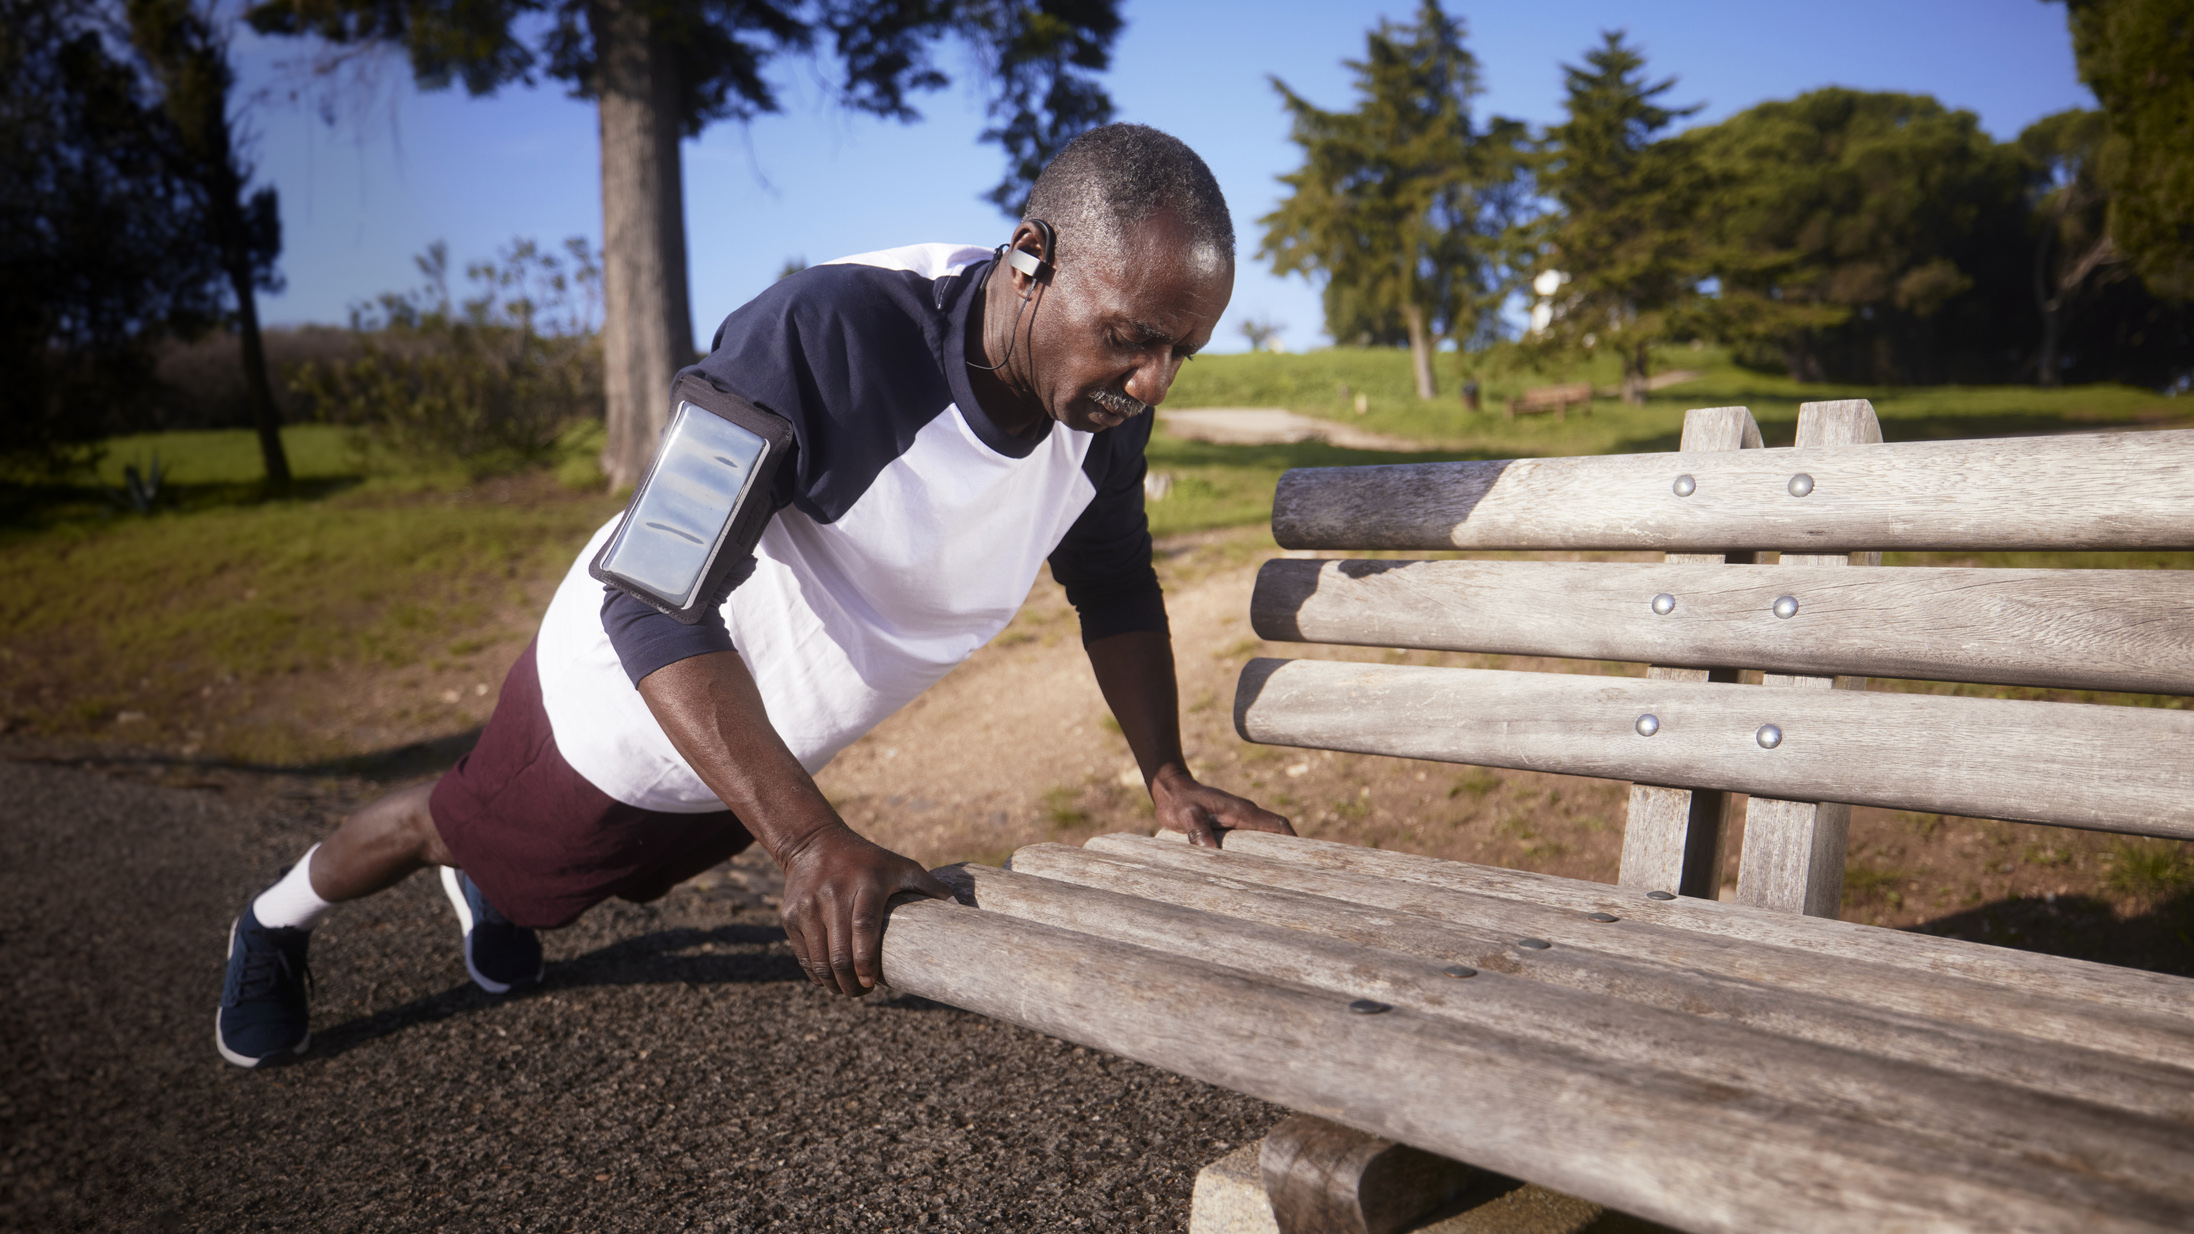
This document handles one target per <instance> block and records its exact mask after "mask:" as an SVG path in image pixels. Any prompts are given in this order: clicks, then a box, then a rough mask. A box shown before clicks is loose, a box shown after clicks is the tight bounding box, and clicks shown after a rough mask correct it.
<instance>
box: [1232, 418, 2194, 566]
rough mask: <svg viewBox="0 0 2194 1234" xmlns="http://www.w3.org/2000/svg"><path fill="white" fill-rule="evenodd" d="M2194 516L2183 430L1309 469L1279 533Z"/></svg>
mask: <svg viewBox="0 0 2194 1234" xmlns="http://www.w3.org/2000/svg"><path fill="white" fill-rule="evenodd" d="M1799 473H1804V474H1806V475H1809V476H1811V477H1812V478H1813V482H1814V487H1813V489H1812V491H1811V492H1810V493H1808V494H1807V495H1806V496H1804V497H1794V496H1792V495H1791V493H1790V491H1789V484H1790V480H1791V478H1792V477H1793V476H1794V475H1796V474H1799ZM1679 475H1690V476H1691V477H1692V478H1693V480H1694V481H1695V483H1696V485H1697V488H1696V490H1695V491H1694V492H1693V493H1692V494H1691V495H1690V496H1688V497H1679V496H1677V495H1676V494H1675V492H1674V491H1673V487H1672V486H1673V485H1674V483H1675V480H1676V477H1677V476H1679ZM2190 507H2194V429H2176V430H2166V431H2159V432H2141V433H2110V434H2094V435H2074V436H2061V437H2024V438H2000V439H1990V440H1982V441H1930V442H1901V443H1896V444H1892V445H1885V446H1837V447H1823V448H1814V449H1789V450H1780V449H1770V450H1735V451H1728V452H1684V451H1679V452H1676V453H1671V454H1632V455H1607V456H1598V457H1584V458H1546V459H1508V460H1497V461H1491V462H1462V463H1408V464H1398V465H1386V466H1374V467H1321V468H1309V469H1298V470H1294V471H1289V472H1287V473H1286V474H1285V475H1283V476H1281V477H1280V483H1279V487H1278V489H1277V491H1276V492H1275V493H1274V496H1273V508H1272V529H1273V535H1274V537H1275V538H1276V539H1278V540H1279V542H1280V544H1281V545H1282V546H1283V547H1286V548H1294V549H1405V550H1406V549H1449V548H1473V549H1661V550H1665V551H1689V552H1708V553H1715V552H1727V551H1729V550H1731V549H1776V550H1782V551H1786V552H1810V553H1831V552H1835V553H1844V552H1851V551H1855V550H1881V549H1944V550H1982V549H2061V550H2070V549H2097V550H2109V549H2156V548H2188V547H2194V520H2189V519H2188V518H2187V516H2186V511H2187V510H2188V509H2189V508H2190Z"/></svg>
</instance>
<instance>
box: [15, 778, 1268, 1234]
mask: <svg viewBox="0 0 2194 1234" xmlns="http://www.w3.org/2000/svg"><path fill="white" fill-rule="evenodd" d="M178 785H184V786H180V787H179V786H178ZM363 787H364V786H361V785H358V784H350V785H347V786H343V785H332V786H331V784H330V782H327V781H312V780H307V779H303V778H299V777H285V776H274V775H266V776H262V775H255V774H245V773H233V774H232V773H222V774H202V775H194V774H191V773H188V772H186V771H184V770H182V769H176V768H172V767H168V768H163V767H159V766H157V765H152V764H146V765H130V764H121V765H106V766H93V765H87V764H80V763H65V762H32V761H0V959H4V960H5V963H6V969H7V974H8V978H9V981H10V983H11V988H10V990H9V997H8V1005H7V1007H6V1009H5V1011H4V1012H0V1057H4V1058H5V1059H6V1060H7V1068H6V1073H5V1074H6V1079H5V1084H4V1087H0V1228H4V1229H9V1230H38V1231H48V1230H52V1231H63V1230H97V1231H181V1230H220V1231H246V1230H267V1231H304V1230H376V1231H378V1230H430V1229H431V1230H523V1231H567V1230H568V1231H622V1230H647V1231H656V1230H689V1229H690V1230H724V1231H745V1230H802V1231H805V1230H1104V1231H1116V1230H1179V1229H1182V1228H1184V1227H1185V1225H1186V1223H1187V1216H1188V1200H1189V1193H1190V1189H1191V1187H1192V1186H1193V1184H1194V1181H1195V1176H1196V1172H1197V1170H1199V1169H1200V1168H1202V1166H1203V1165H1205V1164H1207V1163H1209V1162H1211V1161H1213V1160H1215V1159H1216V1158H1218V1157H1220V1156H1221V1155H1223V1154H1224V1153H1225V1152H1227V1151H1228V1150H1229V1149H1231V1148H1233V1147H1235V1146H1237V1145H1240V1144H1245V1143H1249V1142H1251V1141H1253V1140H1255V1139H1256V1138H1257V1137H1258V1136H1260V1135H1262V1134H1263V1133H1264V1131H1265V1129H1266V1128H1268V1127H1270V1126H1271V1125H1272V1124H1273V1123H1274V1122H1276V1121H1278V1119H1279V1118H1280V1117H1281V1115H1282V1113H1283V1111H1280V1110H1278V1109H1277V1108H1275V1107H1272V1106H1268V1105H1265V1104H1264V1103H1262V1102H1258V1101H1254V1100H1251V1099H1249V1098H1247V1097H1242V1096H1239V1095H1237V1094H1234V1093H1231V1092H1228V1091H1226V1090H1223V1089H1215V1088H1210V1087H1208V1086H1205V1085H1202V1084H1198V1083H1195V1082H1193V1081H1188V1080H1183V1079H1180V1078H1178V1077H1175V1076H1171V1075H1169V1074H1167V1073H1165V1072H1162V1071H1157V1070H1154V1069H1152V1068H1148V1067H1144V1066H1141V1065H1139V1064H1135V1063H1131V1062H1128V1061H1126V1060H1123V1059H1119V1058H1115V1057H1111V1056H1108V1055H1104V1054H1100V1053H1096V1052H1093V1051H1085V1050H1083V1049H1080V1048H1078V1047H1075V1046H1072V1045H1069V1044H1067V1043H1065V1042H1061V1041H1058V1040H1055V1039H1052V1038H1049V1037H1045V1036H1042V1035H1040V1034H1037V1033H1032V1032H1028V1031H1025V1030H1022V1029H1018V1028H1014V1027H1012V1026H1009V1025H1005V1024H1001V1023H998V1022H996V1021H991V1020H986V1019H983V1018H982V1017H979V1016H974V1015H969V1014H966V1013H963V1012H960V1011H955V1010H951V1009H949V1008H943V1007H939V1006H936V1005H935V1004H930V1003H924V1002H921V1001H919V1000H898V1001H886V1000H881V999H875V998H870V999H862V1000H850V999H844V998H840V997H838V996H836V995H829V994H824V993H822V992H821V991H819V990H816V989H815V988H814V987H812V986H810V985H809V984H808V983H807V981H806V980H805V979H804V978H803V977H802V976H801V974H800V972H799V970H798V968H797V967H796V965H795V964H794V962H793V959H792V954H791V950H790V948H789V947H788V946H787V945H786V944H785V941H784V936H783V933H782V932H781V931H780V930H779V929H778V927H777V921H776V917H775V914H774V913H773V912H772V911H771V910H770V908H769V906H768V904H767V903H765V902H762V901H761V900H760V898H759V893H758V892H757V891H756V890H755V887H756V886H757V885H758V884H757V882H756V879H757V878H766V870H761V869H759V868H757V867H755V866H753V865H751V864H749V865H746V866H743V867H741V869H740V870H734V871H730V872H727V873H728V874H729V875H730V876H729V877H719V878H717V879H714V880H707V881H710V882H712V883H713V884H714V885H713V886H710V887H708V888H706V889H704V888H703V887H702V886H701V885H700V884H699V883H696V884H688V885H687V886H685V887H682V888H679V889H678V890H676V891H674V892H672V894H671V895H670V896H668V897H666V898H665V899H663V900H661V901H658V902H657V903H655V904H653V905H630V904H625V903H622V902H612V903H610V904H607V905H604V906H602V907H600V908H597V909H595V910H594V911H593V912H591V913H589V914H588V915H587V916H586V917H584V918H582V919H581V920H580V921H579V922H578V923H577V924H576V925H574V926H572V927H570V928H568V929H565V930H560V931H557V932H555V933H553V934H550V935H548V936H546V940H545V941H546V945H547V951H548V977H547V981H546V984H545V986H544V988H543V989H541V990H540V991H538V992H536V993H533V994H530V995H526V996H522V997H518V998H515V999H508V1000H503V999H496V998H494V997H491V996H489V995H487V994H484V993H482V992H480V991H478V990H477V989H475V988H474V987H473V986H472V985H471V983H470V982H469V981H468V980H466V977H465V973H464V962H463V959H462V956H461V954H460V952H459V949H458V933H457V927H456V919H455V916H454V914H453V913H452V912H451V911H450V909H449V906H448V904H447V903H446V902H445V901H444V900H443V898H442V895H441V891H440V888H439V886H438V884H437V883H436V881H435V880H433V879H432V878H429V877H426V876H417V877H414V878H413V879H411V880H410V881H409V882H407V883H406V884H404V885H403V886H400V887H398V888H396V889H395V890H393V891H390V892H388V893H385V894H383V895H381V896H378V897H375V898H373V899H371V900H368V901H363V902H360V903H358V904H352V905H347V906H345V907H343V908H339V909H337V910H335V911H334V912H333V913H331V914H330V915H329V917H328V918H327V919H325V921H324V922H323V924H322V925H321V927H320V928H319V929H318V930H317V931H315V938H314V944H313V953H312V964H313V969H314V972H315V974H316V978H317V986H316V992H315V996H314V1022H313V1025H314V1031H313V1042H312V1049H311V1051H310V1052H309V1054H308V1055H307V1056H306V1057H305V1058H304V1059H303V1060H302V1061H300V1062H298V1063H296V1064H294V1065H291V1066H286V1067H281V1068H273V1069H267V1070H263V1071H246V1070H242V1069H239V1068H236V1067H232V1066H229V1065H228V1064H227V1063H224V1062H223V1061H221V1059H220V1057H219V1056H218V1055H217V1054H216V1053H215V1052H214V1046H213V1017H214V1010H215V1006H216V1003H217V1002H218V1000H219V997H220V987H221V977H222V971H223V960H224V952H225V946H226V941H227V931H228V928H229V923H230V921H231V919H232V918H233V917H234V916H235V915H236V913H237V911H238V910H239V909H240V908H241V906H242V905H243V903H244V901H245V900H246V899H247V898H248V897H249V896H250V895H251V894H252V893H253V892H254V891H256V890H257V889H258V888H259V887H261V886H263V885H264V884H265V883H267V882H268V881H270V880H271V879H272V878H273V876H274V873H275V871H276V870H277V868H279V867H280V866H281V865H283V864H285V863H287V862H289V861H293V860H295V859H296V857H297V856H298V854H299V853H301V852H302V851H303V850H304V849H305V848H306V847H307V846H308V845H310V844H311V843H312V842H313V841H314V840H316V839H318V838H319V837H320V835H321V834H323V832H324V831H325V829H326V827H327V825H328V823H329V821H330V819H331V818H333V817H338V816H339V815H340V814H341V813H342V811H343V810H345V809H347V808H349V806H350V805H351V804H353V802H354V800H355V799H356V793H357V792H358V791H360V790H361V789H362V788H363ZM742 871H743V872H744V874H745V875H747V876H748V877H746V878H744V879H742V877H741V874H742ZM1000 962H1001V963H1010V962H1011V957H1001V959H1000Z"/></svg>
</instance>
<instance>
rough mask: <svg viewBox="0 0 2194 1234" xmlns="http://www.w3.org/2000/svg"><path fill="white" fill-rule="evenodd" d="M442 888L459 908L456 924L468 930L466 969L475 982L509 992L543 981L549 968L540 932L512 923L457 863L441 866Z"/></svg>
mask: <svg viewBox="0 0 2194 1234" xmlns="http://www.w3.org/2000/svg"><path fill="white" fill-rule="evenodd" d="M442 890H444V891H446V892H448V893H449V902H450V907H452V908H454V909H456V910H457V924H458V926H459V927H460V928H462V929H463V930H464V932H465V971H466V972H468V973H471V974H472V983H473V984H474V985H477V986H479V987H480V988H481V989H483V990H486V991H487V992H488V993H490V994H508V993H510V992H511V991H512V990H516V989H520V988H522V987H524V986H529V985H538V984H539V983H540V981H541V974H542V973H544V972H546V971H547V965H546V964H545V963H544V962H543V961H542V959H541V936H540V935H538V934H536V933H534V932H533V931H531V930H529V929H527V928H526V927H524V926H522V925H513V924H511V920H510V918H508V917H505V916H504V915H503V914H501V913H499V912H497V911H496V910H495V906H494V905H493V904H490V903H488V898H487V897H486V896H484V895H481V894H480V888H479V886H478V885H476V884H475V883H474V882H473V881H472V880H471V879H470V878H467V877H465V872H464V871H463V870H460V869H457V868H456V867H455V866H443V867H442Z"/></svg>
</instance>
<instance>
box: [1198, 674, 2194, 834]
mask: <svg viewBox="0 0 2194 1234" xmlns="http://www.w3.org/2000/svg"><path fill="white" fill-rule="evenodd" d="M1642 715H1653V716H1655V717H1656V718H1657V719H1658V721H1659V727H1658V731H1657V732H1656V733H1655V734H1654V735H1652V736H1640V735H1639V733H1638V731H1637V727H1636V726H1637V723H1638V718H1639V717H1640V716H1642ZM1234 716H1235V728H1236V729H1237V730H1238V731H1239V732H1240V733H1241V735H1242V736H1243V737H1244V738H1245V739H1246V740H1249V741H1255V742H1262V743H1266V744H1271V745H1289V746H1304V747H1309V748H1315V749H1332V750H1348V751H1353V752H1355V753H1360V754H1389V755H1397V756H1400V757H1404V758H1423V759H1433V760H1438V761H1442V762H1454V763H1473V764H1478V765H1481V766H1488V767H1514V768H1523V769H1527V770H1532V771H1549V772H1558V773H1562V774H1568V775H1586V776H1601V777H1606V778H1609V779H1617V780H1635V781H1641V782H1644V783H1648V784H1670V785H1681V786H1685V787H1696V788H1718V789H1725V790H1729V791H1733V792H1745V793H1751V794H1753V795H1755V796H1759V797H1768V798H1778V799H1783V800H1791V801H1836V802H1844V803H1848V804H1851V805H1872V806H1884V807H1888V808H1890V809H1904V810H1923V811H1930V812H1935V813H1941V814H1960V815H1968V816H1971V817H1976V818H2000V819H2010V820H2015V821H2021V822H2035V823H2054V824H2058V825H2062V826H2072V827H2083V828H2089V829H2094V830H2101V831H2120V832H2131V833H2134V834H2141V835H2154V836H2169V837H2172V838H2176V839H2194V712H2189V711H2176V710H2167V709H2163V708H2156V707H2105V706H2095V705H2090V704H2081V703H2041V702H2025V701H2018V700H2008V699H1982V698H1957V697H1942V696H1933V695H1918V694H1892V693H1882V692H1861V691H1845V690H1769V689H1765V688H1762V687H1758V686H1745V685H1733V684H1720V683H1712V682H1703V683H1695V682H1679V681H1654V680H1650V679H1639V678H1614V677H1599V676H1581V675H1570V674H1563V673H1515V672H1502V671H1495V670H1488V669H1462V668H1418V667H1412V666H1403V665H1379V664H1360V663H1349V662H1341V661H1319V660H1270V659H1258V660H1252V661H1251V662H1250V663H1249V664H1248V665H1247V666H1245V667H1244V668H1243V670H1242V677H1241V681H1240V684H1239V686H1238V687H1237V692H1236V697H1235V706H1234ZM1765 725H1775V726H1777V727H1778V728H1779V729H1780V730H1781V734H1782V735H1781V740H1780V743H1779V744H1778V745H1776V746H1775V748H1772V749H1768V748H1763V747H1762V746H1761V745H1760V744H1759V741H1758V734H1759V730H1760V729H1761V728H1762V726H1765ZM1854 767H1864V768H1866V774H1865V775H1863V776H1853V775H1852V774H1851V769H1852V768H1854Z"/></svg>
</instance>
